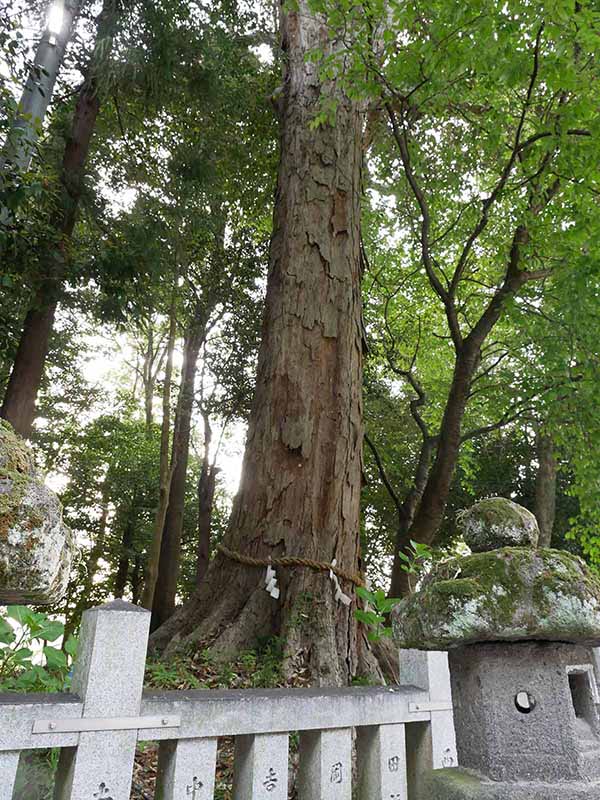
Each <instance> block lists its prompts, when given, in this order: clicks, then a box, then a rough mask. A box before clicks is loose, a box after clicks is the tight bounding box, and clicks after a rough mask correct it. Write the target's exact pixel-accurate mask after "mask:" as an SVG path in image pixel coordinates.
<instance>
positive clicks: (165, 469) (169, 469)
mask: <svg viewBox="0 0 600 800" xmlns="http://www.w3.org/2000/svg"><path fill="white" fill-rule="evenodd" d="M176 292H177V277H176V279H175V283H174V286H173V294H172V298H171V307H170V310H169V339H168V342H167V362H166V365H165V379H164V383H163V397H162V425H161V432H160V467H159V490H158V505H157V507H156V514H155V516H154V527H153V532H152V541H151V543H150V549H149V551H148V559H147V563H146V573H145V576H144V577H145V580H144V590H143V592H142V605H143V607H144V608H147V609H148V610H149V611H150V610H151V609H152V604H153V602H154V591H155V589H156V581H157V579H158V564H159V560H160V547H161V543H162V536H163V528H164V524H165V517H166V515H167V506H168V505H169V490H170V488H171V478H172V475H173V466H174V465H173V463H171V464H169V439H170V435H171V381H172V379H173V353H174V351H175V338H176V334H177V318H176V313H175V312H176V309H175V301H176Z"/></svg>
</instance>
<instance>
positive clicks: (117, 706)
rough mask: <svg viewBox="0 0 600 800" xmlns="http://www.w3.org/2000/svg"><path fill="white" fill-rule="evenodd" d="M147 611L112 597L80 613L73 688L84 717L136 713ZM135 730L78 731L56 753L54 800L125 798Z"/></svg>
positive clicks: (128, 786) (112, 716) (141, 674)
mask: <svg viewBox="0 0 600 800" xmlns="http://www.w3.org/2000/svg"><path fill="white" fill-rule="evenodd" d="M149 627H150V613H149V612H148V611H146V610H144V609H141V608H139V607H138V606H134V605H131V604H130V603H125V602H123V601H122V600H115V601H114V602H112V603H107V604H106V605H103V606H100V607H99V608H93V609H90V610H89V611H86V612H85V613H84V615H83V621H82V627H81V637H80V651H79V656H78V658H77V661H76V664H75V672H74V676H73V687H72V691H73V693H74V694H77V695H79V697H80V698H81V700H82V701H83V718H84V719H85V718H95V719H103V718H104V719H106V718H122V717H126V718H127V717H138V716H139V714H140V703H141V698H142V687H143V683H144V669H145V662H146V649H147V643H148V631H149ZM137 737H138V734H137V730H135V729H130V730H106V731H97V730H96V731H93V732H82V733H80V735H79V744H78V746H77V747H76V748H64V749H63V750H62V752H61V757H60V763H59V770H58V778H57V788H56V792H55V797H56V800H129V795H130V791H131V779H132V772H133V761H134V757H135V748H136V743H137Z"/></svg>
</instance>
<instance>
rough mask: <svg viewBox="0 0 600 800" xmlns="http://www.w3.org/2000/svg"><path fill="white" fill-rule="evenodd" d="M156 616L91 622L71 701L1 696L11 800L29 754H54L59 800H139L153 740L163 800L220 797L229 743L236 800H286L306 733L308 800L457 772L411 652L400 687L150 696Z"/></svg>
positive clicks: (447, 712)
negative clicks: (142, 753)
mask: <svg viewBox="0 0 600 800" xmlns="http://www.w3.org/2000/svg"><path fill="white" fill-rule="evenodd" d="M149 616H150V615H149V614H148V613H147V612H143V611H140V609H138V608H137V607H135V606H131V605H129V604H127V603H122V602H121V601H117V602H115V603H110V604H108V605H106V606H102V607H100V608H97V609H92V610H90V611H89V612H86V614H85V615H84V621H83V626H82V634H81V645H80V655H79V658H78V660H77V665H76V670H75V674H74V677H73V691H72V694H50V695H41V694H35V695H17V694H3V695H0V800H13V791H14V783H15V778H16V774H17V768H18V764H19V755H20V753H21V752H22V751H25V750H32V749H40V748H49V747H56V748H61V757H60V764H59V770H58V775H57V787H56V789H55V797H56V799H57V800H129V796H130V791H131V782H132V773H133V761H134V756H135V749H136V745H137V742H138V741H141V740H145V741H157V742H159V770H158V779H157V787H156V794H155V797H156V800H211V798H213V796H214V789H215V772H216V759H217V745H218V739H219V738H220V737H224V736H228V737H235V754H234V759H235V765H234V770H235V775H234V791H233V797H234V800H286V798H287V796H288V770H289V767H288V762H289V734H290V733H296V732H298V734H299V738H298V741H299V754H298V765H299V766H298V775H297V786H298V796H299V798H300V800H351V798H352V796H353V795H352V782H353V779H356V780H357V781H358V787H357V788H358V795H359V796H360V797H361V798H364V800H367V799H368V800H378V799H380V800H407V799H408V798H410V797H411V796H412V792H411V785H412V784H415V782H416V780H417V778H418V774H417V773H418V772H419V770H420V769H421V768H423V767H430V766H452V765H455V764H456V760H455V759H456V753H455V745H454V741H453V730H452V725H451V714H452V712H451V705H450V702H449V683H448V682H447V681H446V674H447V666H446V664H445V661H443V660H440V659H438V660H437V661H436V657H435V656H433V657H432V656H431V655H428V654H425V653H412V654H409V656H408V657H407V659H406V660H405V661H404V662H403V663H404V668H403V669H404V676H403V677H405V678H406V679H407V680H409V679H410V684H407V683H406V681H405V682H404V684H403V685H400V686H394V687H355V688H349V689H294V690H287V689H272V690H261V689H256V690H237V691H212V690H196V691H174V692H142V684H143V676H144V663H145V654H146V646H147V636H148V624H149ZM444 669H445V672H444ZM431 680H436V681H437V683H438V684H439V685H437V686H436V687H433V686H432V685H431V683H430V682H431ZM446 684H447V685H446ZM436 693H437V694H436ZM448 721H450V726H449V725H448ZM416 723H418V724H416ZM411 731H417V732H418V736H416V738H415V737H413V740H412V741H409V746H408V754H407V735H408V738H409V740H410V735H411ZM355 757H356V760H355ZM19 800H21V798H19Z"/></svg>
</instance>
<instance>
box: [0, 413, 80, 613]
mask: <svg viewBox="0 0 600 800" xmlns="http://www.w3.org/2000/svg"><path fill="white" fill-rule="evenodd" d="M72 556H73V537H72V535H71V531H70V530H69V529H68V528H67V527H66V525H65V524H64V523H63V518H62V507H61V505H60V503H59V501H58V498H57V497H56V495H55V494H54V493H53V492H51V491H50V489H48V488H47V487H46V486H45V485H44V482H43V481H42V479H41V477H40V476H39V475H38V474H37V472H36V470H35V467H34V463H33V457H32V454H31V450H30V449H29V447H28V446H27V444H26V443H25V442H24V441H23V439H21V438H20V437H19V436H17V435H16V433H15V432H14V431H13V429H12V428H11V426H10V425H9V424H8V423H7V422H5V421H4V420H0V604H5V603H36V604H38V603H39V604H44V603H54V602H57V601H58V600H60V599H61V598H62V596H63V595H64V593H65V589H66V586H67V581H68V578H69V570H70V567H71V560H72Z"/></svg>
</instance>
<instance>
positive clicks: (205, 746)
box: [156, 739, 217, 800]
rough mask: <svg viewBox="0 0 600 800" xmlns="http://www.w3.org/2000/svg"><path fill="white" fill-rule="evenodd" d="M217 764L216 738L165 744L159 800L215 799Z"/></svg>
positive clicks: (163, 747) (160, 752) (161, 764)
mask: <svg viewBox="0 0 600 800" xmlns="http://www.w3.org/2000/svg"><path fill="white" fill-rule="evenodd" d="M216 762H217V740H216V739H180V740H179V741H168V742H161V745H160V750H159V759H158V777H157V780H156V800H212V798H213V795H214V790H215V769H216Z"/></svg>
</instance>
